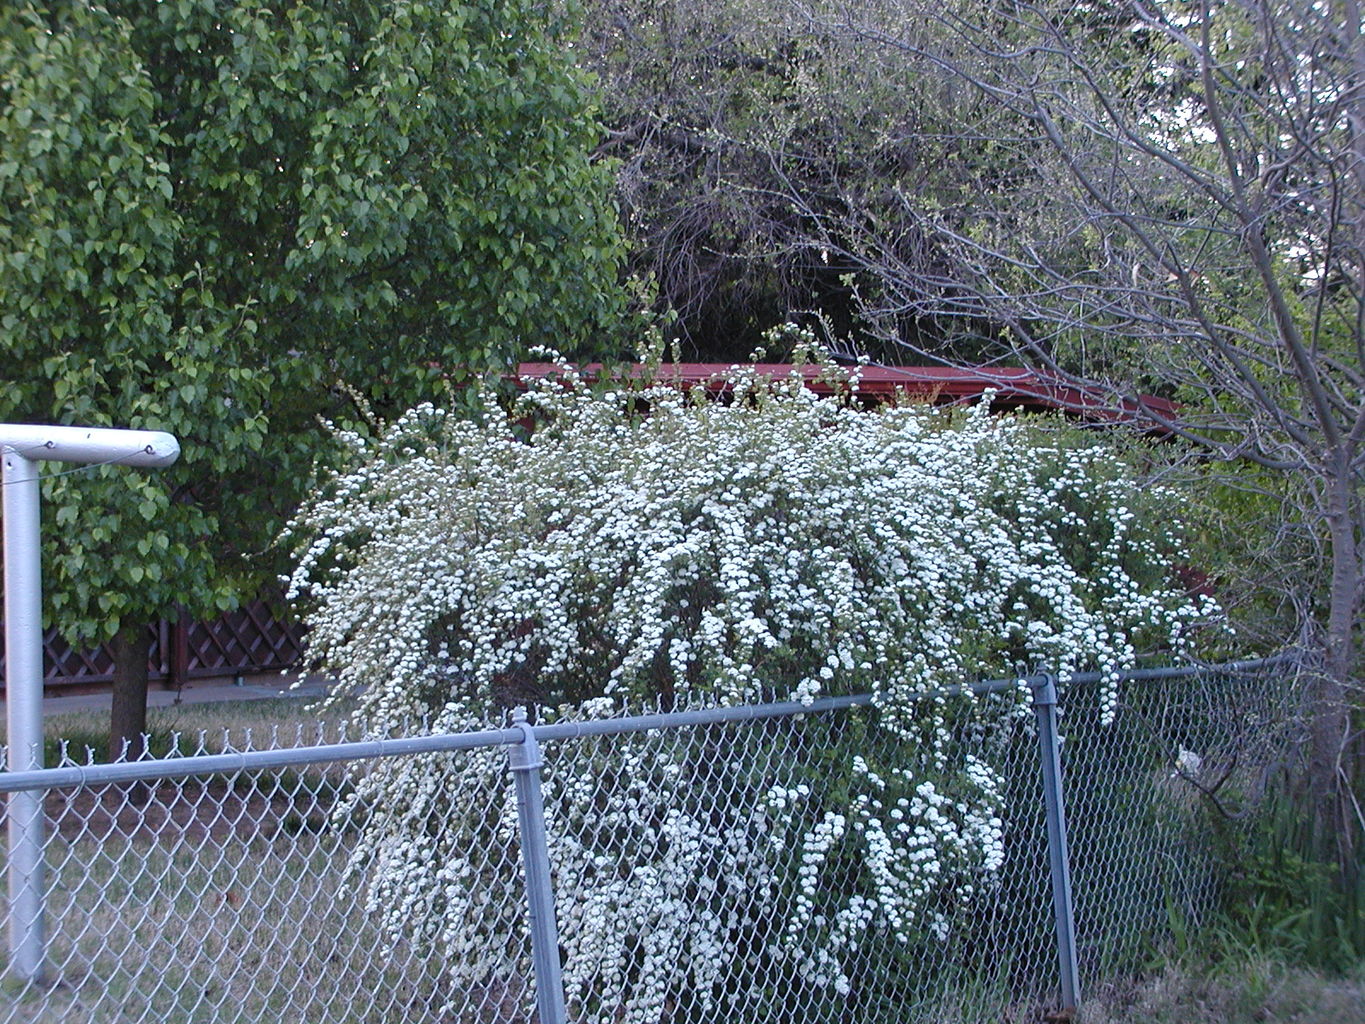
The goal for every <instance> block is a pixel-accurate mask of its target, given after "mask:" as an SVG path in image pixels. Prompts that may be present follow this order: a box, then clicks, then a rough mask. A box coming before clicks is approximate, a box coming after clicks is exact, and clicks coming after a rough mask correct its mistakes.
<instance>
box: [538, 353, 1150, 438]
mask: <svg viewBox="0 0 1365 1024" xmlns="http://www.w3.org/2000/svg"><path fill="white" fill-rule="evenodd" d="M734 365H735V364H732V363H664V364H663V365H662V366H660V367H659V369H658V372H657V374H656V377H657V379H658V380H659V381H660V382H663V383H673V384H677V385H678V386H679V387H696V386H701V387H703V388H705V389H707V390H708V391H710V392H712V393H714V394H717V395H720V394H724V393H725V392H726V391H727V390H729V385H728V384H727V382H726V379H725V377H726V374H727V373H729V372H730V371H731V370H732V369H733V368H734ZM745 365H746V366H749V367H751V368H752V369H754V370H756V371H757V372H758V373H760V374H762V375H764V376H768V377H774V378H786V377H788V376H790V375H791V373H792V371H793V369H795V367H793V366H792V365H791V364H790V363H753V364H745ZM601 369H602V367H601V364H599V363H589V364H587V365H586V366H583V367H581V368H580V372H581V373H583V375H584V376H585V377H588V378H589V379H593V378H595V377H596V376H597V375H598V374H600V373H601ZM644 372H645V369H644V367H643V366H642V365H641V364H639V363H635V364H633V365H631V366H628V367H627V368H626V369H625V370H624V373H625V374H626V375H627V376H629V377H632V378H637V379H638V378H640V377H642V376H643V374H644ZM800 372H801V375H802V376H803V377H804V378H805V384H806V387H808V388H810V390H811V391H813V392H815V393H816V394H832V393H833V392H834V387H833V386H832V385H831V384H830V383H829V382H828V381H825V380H821V379H819V377H820V375H821V374H822V373H823V368H822V367H820V366H814V365H809V364H807V365H804V366H802V367H800ZM557 373H559V367H558V366H557V365H556V364H554V363H521V364H519V365H518V366H517V373H516V379H517V381H518V382H525V381H527V380H532V379H537V378H545V377H551V376H554V375H556V374H557ZM988 390H993V391H994V392H995V394H994V397H993V398H992V400H991V407H992V408H994V409H999V410H1002V411H1006V410H1021V411H1025V412H1049V411H1060V412H1064V413H1067V414H1068V415H1073V416H1076V417H1078V418H1080V419H1085V420H1090V421H1092V422H1104V423H1138V422H1140V421H1143V420H1146V421H1147V422H1148V423H1150V422H1151V420H1153V419H1155V420H1156V422H1158V423H1159V422H1160V421H1161V420H1164V419H1171V418H1174V417H1175V415H1176V405H1175V403H1174V402H1171V401H1168V400H1167V399H1164V398H1158V397H1156V396H1155V395H1142V396H1139V398H1138V399H1137V400H1136V401H1124V402H1122V403H1116V402H1115V401H1114V400H1113V399H1112V397H1111V396H1109V395H1107V394H1105V393H1103V392H1101V391H1100V389H1098V388H1094V389H1088V388H1083V387H1079V386H1077V385H1075V384H1071V383H1068V382H1065V381H1061V380H1059V379H1057V378H1051V377H1049V376H1047V375H1045V374H1042V373H1039V372H1038V371H1036V370H1027V369H1023V368H1021V367H1008V366H1007V367H949V366H864V367H862V368H861V371H860V373H859V381H858V395H859V396H860V397H861V398H862V399H863V401H865V402H867V403H868V404H876V403H877V402H879V401H885V400H887V399H889V398H891V397H893V396H895V395H896V394H903V395H907V396H909V397H912V398H919V399H924V400H927V401H930V402H933V403H934V404H935V405H958V404H961V405H970V404H973V403H975V402H978V401H980V400H981V396H982V394H983V393H984V392H986V391H988ZM1143 410H1146V411H1147V412H1148V413H1149V414H1150V415H1147V416H1144V415H1143Z"/></svg>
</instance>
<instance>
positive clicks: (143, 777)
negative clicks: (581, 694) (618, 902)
mask: <svg viewBox="0 0 1365 1024" xmlns="http://www.w3.org/2000/svg"><path fill="white" fill-rule="evenodd" d="M1291 663H1297V660H1296V658H1294V657H1293V656H1292V655H1290V654H1285V655H1276V656H1275V657H1273V658H1259V659H1254V660H1247V661H1238V662H1227V663H1223V664H1212V665H1197V666H1177V667H1170V668H1156V669H1134V670H1131V671H1128V672H1125V673H1123V675H1122V678H1123V679H1124V680H1131V681H1144V680H1160V679H1174V678H1180V677H1182V676H1193V675H1199V674H1202V673H1209V672H1217V673H1221V674H1247V673H1252V672H1256V671H1259V670H1262V669H1266V668H1273V667H1277V666H1280V665H1284V664H1291ZM1041 678H1043V677H1042V676H1040V675H1031V676H1014V677H1011V678H1008V679H987V680H982V681H980V682H975V683H970V684H966V685H958V686H946V687H943V688H941V689H938V690H931V691H926V692H925V694H924V697H925V699H930V700H932V699H935V698H939V697H955V696H961V695H963V694H965V693H967V692H971V693H973V694H975V695H977V696H986V695H988V694H993V693H1003V692H1006V691H1009V690H1014V689H1017V688H1018V687H1019V686H1020V685H1021V683H1022V684H1024V685H1030V684H1032V683H1033V682H1036V681H1038V680H1040V679H1041ZM1101 678H1102V675H1101V674H1100V673H1098V672H1078V673H1074V674H1073V675H1072V676H1071V677H1070V679H1069V682H1070V683H1072V684H1080V685H1086V684H1093V683H1097V682H1099V681H1100V680H1101ZM876 704H877V698H876V697H875V696H874V695H873V694H867V693H863V694H855V695H852V696H845V697H824V698H820V699H817V700H814V701H811V702H809V703H804V702H795V701H788V702H784V703H772V704H741V705H735V706H730V707H715V708H698V709H694V710H685V711H669V712H659V713H656V714H644V715H625V716H620V717H614V718H601V719H592V720H587V721H579V722H556V723H552V724H547V725H536V726H532V727H531V728H530V732H531V733H532V734H533V735H534V737H535V740H536V741H537V742H547V741H554V740H566V739H575V738H580V737H587V736H615V735H620V734H623V733H632V732H648V731H651V730H663V729H681V728H688V727H692V726H701V725H718V724H724V723H733V722H748V721H758V720H762V719H771V718H784V717H793V716H797V715H807V714H821V713H827V712H832V711H840V710H845V709H848V708H854V707H869V706H875V705H876ZM524 740H525V733H524V732H523V731H522V730H521V729H519V728H505V729H483V730H478V731H474V732H463V733H438V734H432V735H427V736H413V737H403V738H395V739H374V740H363V741H352V742H344V743H329V744H319V745H315V746H307V747H281V748H276V749H269V750H242V751H229V752H225V753H220V754H196V755H192V756H188V757H187V756H175V757H168V758H162V759H153V760H145V761H116V762H112V763H109V764H88V765H66V766H64V767H59V768H41V769H35V770H29V771H16V772H3V771H0V793H18V792H26V791H32V790H39V789H61V788H69V787H73V786H97V785H109V784H117V783H127V782H140V781H148V780H152V779H165V778H187V777H190V776H195V775H214V774H223V773H233V772H244V771H271V770H276V769H283V768H303V767H309V766H312V765H319V764H328V763H332V762H337V761H359V760H370V759H374V758H389V757H403V756H410V755H414V754H434V753H446V752H453V751H457V750H473V749H476V748H479V747H491V746H511V745H516V744H520V743H522V742H524Z"/></svg>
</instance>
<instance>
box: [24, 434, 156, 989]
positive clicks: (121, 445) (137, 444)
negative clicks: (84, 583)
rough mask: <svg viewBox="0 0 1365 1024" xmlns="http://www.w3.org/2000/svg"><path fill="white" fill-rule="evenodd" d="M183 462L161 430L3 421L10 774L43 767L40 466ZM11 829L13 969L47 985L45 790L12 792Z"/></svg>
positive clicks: (146, 464) (154, 464)
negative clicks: (44, 853) (59, 425)
mask: <svg viewBox="0 0 1365 1024" xmlns="http://www.w3.org/2000/svg"><path fill="white" fill-rule="evenodd" d="M179 455H180V444H179V442H177V441H176V439H175V438H174V437H172V436H171V435H170V434H166V433H162V432H161V431H153V430H110V429H106V428H97V427H46V426H29V425H21V424H8V423H6V424H0V459H2V460H3V463H4V475H3V479H4V486H3V490H4V502H3V510H4V520H5V541H4V551H5V705H6V710H7V716H8V723H7V725H8V735H7V742H8V745H9V769H10V771H26V770H29V769H34V768H41V767H42V766H43V608H42V593H43V590H42V574H41V569H40V564H39V558H38V550H39V532H38V520H39V516H38V466H37V463H39V462H77V463H107V464H113V465H119V466H142V467H146V468H155V467H158V466H169V465H170V464H171V463H172V462H174V461H175V460H176V459H177V458H178V457H179ZM7 817H8V826H9V901H10V918H9V942H10V967H11V970H13V971H14V972H15V973H17V974H18V975H19V976H20V977H22V978H23V979H25V980H28V981H33V982H40V981H42V979H43V952H44V947H45V945H46V936H45V934H44V922H43V899H44V896H45V894H46V883H45V880H44V877H43V842H44V837H43V831H44V829H43V793H42V792H41V791H35V792H31V793H11V794H10V795H9V806H8V815H7Z"/></svg>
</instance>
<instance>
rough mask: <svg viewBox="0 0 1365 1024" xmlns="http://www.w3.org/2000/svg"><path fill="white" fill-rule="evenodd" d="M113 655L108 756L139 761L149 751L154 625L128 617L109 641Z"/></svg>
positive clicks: (115, 758)
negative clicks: (149, 683)
mask: <svg viewBox="0 0 1365 1024" xmlns="http://www.w3.org/2000/svg"><path fill="white" fill-rule="evenodd" d="M109 646H110V649H111V650H112V652H113V655H114V704H113V709H112V712H111V713H110V716H109V758H110V760H118V759H120V758H122V759H126V760H129V761H136V760H138V759H139V758H141V757H142V756H143V755H144V754H145V753H146V752H147V661H148V659H149V658H150V656H151V651H152V638H151V628H150V626H149V624H148V623H146V622H128V621H125V622H123V623H122V625H121V626H120V627H119V631H118V633H116V634H115V635H114V639H113V641H112V642H111V643H110V645H109Z"/></svg>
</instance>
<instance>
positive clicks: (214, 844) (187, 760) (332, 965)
mask: <svg viewBox="0 0 1365 1024" xmlns="http://www.w3.org/2000/svg"><path fill="white" fill-rule="evenodd" d="M1153 675H1154V676H1155V677H1149V678H1138V679H1135V680H1133V681H1131V682H1129V683H1127V684H1126V685H1125V686H1124V687H1123V690H1122V693H1123V699H1122V701H1121V703H1120V706H1119V710H1118V713H1117V715H1116V717H1115V719H1114V721H1113V722H1108V723H1106V722H1102V721H1101V713H1100V701H1099V700H1098V697H1097V695H1096V693H1095V687H1094V685H1093V684H1092V682H1088V681H1086V680H1079V681H1076V682H1073V683H1071V684H1070V685H1069V686H1067V687H1064V688H1063V690H1062V693H1061V698H1060V705H1061V711H1062V714H1061V716H1060V727H1059V729H1058V730H1057V731H1055V732H1054V731H1053V727H1052V723H1054V722H1056V721H1058V719H1056V718H1055V717H1054V716H1053V709H1052V707H1051V705H1050V704H1049V703H1048V695H1049V690H1050V684H1051V680H1049V679H1046V678H1045V677H1038V678H1035V679H1032V680H1030V681H1031V682H1032V683H1034V684H1035V685H1034V686H1033V689H1032V692H1031V696H1032V700H1030V699H1029V697H1027V696H1025V697H1022V698H1021V696H1020V695H1019V692H1018V687H1017V685H1016V684H1015V683H1013V682H1008V683H1000V684H983V685H982V686H980V687H978V688H977V689H978V690H979V695H978V696H977V698H976V699H975V700H974V701H973V702H972V704H971V707H970V710H967V709H965V708H958V705H956V704H954V703H953V702H951V701H949V702H944V701H938V702H936V703H934V704H933V707H934V708H935V709H936V711H935V713H934V714H932V715H927V716H926V720H934V722H935V724H934V726H933V728H935V729H936V730H939V731H940V732H943V733H947V734H948V738H947V741H946V742H945V741H943V738H942V736H940V737H939V739H940V741H939V742H936V743H927V742H917V741H916V737H915V736H913V735H909V734H907V731H906V730H905V729H903V728H899V729H891V728H888V727H886V726H885V725H884V724H883V723H882V722H881V720H880V716H879V714H878V710H877V708H876V707H875V706H874V705H873V704H872V703H871V702H870V701H868V700H865V699H861V698H844V699H841V700H831V701H824V702H819V703H817V704H816V705H814V706H804V707H803V706H792V705H769V706H761V707H750V708H729V709H692V710H685V711H680V712H673V713H668V714H655V715H649V716H645V717H633V718H632V717H625V716H623V715H622V714H620V713H618V714H616V715H611V714H604V715H603V716H601V717H598V718H593V719H590V720H575V721H568V720H565V721H553V720H550V718H548V717H543V718H542V720H541V721H540V722H538V723H537V724H535V725H534V726H532V725H529V724H524V723H517V724H514V725H513V726H512V727H510V728H497V729H489V730H484V731H478V732H469V733H462V734H459V735H423V734H421V730H413V732H412V734H411V735H407V736H405V737H403V738H388V739H375V740H368V741H366V742H361V743H354V742H352V743H330V744H313V745H309V746H305V747H282V748H279V749H272V745H270V744H267V745H266V749H247V744H245V743H243V742H241V741H238V744H237V748H236V749H229V750H227V751H217V752H213V753H210V752H208V751H206V750H204V749H199V748H196V749H194V750H193V751H189V750H185V751H182V753H181V755H180V756H176V757H172V758H164V759H161V760H156V761H152V760H149V761H143V762H138V763H134V764H116V765H107V766H105V765H79V764H76V763H73V762H72V761H70V760H69V759H68V760H67V761H66V762H65V763H64V764H63V765H61V766H59V767H56V768H51V769H45V770H42V771H40V772H13V773H8V774H0V791H4V792H8V793H9V794H10V796H9V797H8V798H7V799H8V800H9V801H10V802H11V808H13V807H14V806H15V804H14V800H15V794H16V793H41V794H43V795H42V797H41V799H42V807H43V810H44V817H45V820H46V827H45V838H44V841H43V849H42V861H43V864H44V865H45V868H44V871H45V873H44V874H42V875H41V876H39V875H37V874H30V875H28V876H25V875H24V873H23V872H22V871H16V870H15V867H16V863H19V864H20V866H22V860H21V861H19V862H16V861H15V860H14V859H13V857H12V858H11V861H10V865H9V866H10V868H11V871H10V883H11V893H12V896H13V897H14V898H15V900H16V902H15V903H13V904H12V906H13V907H16V908H19V909H18V910H12V912H11V915H10V921H9V924H10V942H11V949H12V950H14V951H16V954H15V955H14V956H13V957H12V960H11V963H10V965H9V968H10V969H9V972H8V975H7V978H6V981H5V987H4V990H3V994H0V1021H3V1022H18V1021H24V1022H29V1021H35V1022H36V1021H90V1022H96V1021H99V1022H106V1021H108V1022H115V1021H117V1022H124V1021H129V1022H131V1021H175V1022H196V1021H204V1022H208V1021H225V1022H226V1021H309V1022H319V1024H323V1022H338V1024H341V1022H371V1021H374V1022H382V1021H394V1022H398V1021H403V1022H419V1021H432V1022H436V1021H441V1022H455V1021H459V1022H468V1024H500V1022H508V1024H511V1022H521V1021H533V1020H538V1021H542V1022H545V1024H550V1022H551V1021H558V1020H570V1021H575V1022H588V1021H592V1022H602V1024H608V1022H610V1024H663V1022H681V1021H689V1022H690V1021H697V1022H702V1021H716V1022H721V1021H725V1022H730V1021H740V1020H743V1021H769V1020H771V1021H779V1020H780V1021H802V1022H807V1021H810V1022H816V1021H820V1022H823V1021H840V1022H844V1021H859V1022H862V1021H868V1022H872V1021H887V1022H891V1021H897V1022H900V1021H907V1020H910V1021H913V1020H925V1021H931V1020H932V1021H955V1020H962V1021H976V1020H981V1021H985V1020H991V1021H998V1020H1001V1019H1010V1020H1025V1019H1032V1018H1033V1016H1036V1014H1037V1012H1038V1011H1039V1010H1041V1009H1043V1008H1046V1007H1055V1006H1057V1005H1060V1004H1061V1003H1064V1002H1068V1001H1071V1000H1072V999H1074V997H1075V987H1076V986H1077V985H1079V986H1080V987H1082V988H1084V986H1086V985H1089V984H1093V983H1095V982H1096V981H1098V980H1100V979H1102V978H1106V977H1111V976H1115V975H1121V974H1123V973H1124V972H1131V971H1134V970H1136V969H1138V968H1139V967H1141V965H1143V964H1144V963H1148V962H1150V960H1151V958H1152V956H1153V955H1154V954H1155V953H1158V952H1160V951H1161V950H1162V948H1163V946H1164V944H1166V943H1168V942H1169V941H1170V940H1171V936H1172V935H1173V933H1175V932H1177V931H1179V930H1185V931H1188V930H1190V929H1194V928H1197V927H1198V925H1199V924H1200V922H1201V921H1202V920H1203V918H1204V917H1205V916H1206V915H1207V914H1208V912H1209V910H1210V909H1211V908H1212V907H1213V906H1214V904H1215V902H1216V900H1217V897H1218V895H1219V886H1220V882H1221V876H1220V873H1219V861H1218V856H1217V846H1216V843H1215V842H1214V840H1213V829H1214V826H1211V824H1210V821H1211V815H1212V816H1213V817H1214V818H1226V819H1227V821H1229V822H1235V821H1236V820H1237V818H1238V816H1239V815H1240V814H1241V813H1242V812H1243V811H1244V809H1245V807H1246V806H1248V805H1249V803H1250V802H1252V801H1253V800H1254V796H1255V791H1256V788H1257V787H1258V786H1259V785H1260V784H1261V782H1262V780H1263V776H1264V774H1265V773H1266V772H1267V771H1269V770H1270V769H1271V768H1272V766H1274V765H1275V764H1277V763H1279V762H1280V761H1282V760H1283V758H1284V756H1285V747H1284V743H1285V735H1286V734H1285V732H1284V723H1285V722H1287V721H1290V720H1292V716H1291V715H1289V714H1287V713H1286V708H1284V707H1282V706H1281V702H1282V701H1283V700H1285V699H1287V698H1286V694H1287V690H1288V688H1287V686H1286V685H1285V683H1284V682H1283V681H1282V680H1281V679H1280V678H1279V677H1278V676H1276V675H1275V673H1274V672H1268V671H1265V670H1260V671H1255V672H1251V671H1217V672H1183V673H1175V672H1170V673H1166V674H1162V673H1155V674H1149V676H1153ZM926 700H929V698H926ZM1049 740H1052V741H1055V742H1058V743H1060V762H1061V764H1062V770H1063V773H1064V775H1063V782H1062V785H1061V787H1060V789H1059V790H1058V791H1057V795H1059V796H1061V797H1064V799H1062V800H1061V801H1060V802H1059V803H1058V804H1057V806H1056V807H1054V808H1052V813H1051V814H1049V801H1048V799H1047V790H1048V787H1049V786H1050V785H1052V784H1055V783H1056V782H1057V781H1058V780H1057V777H1056V776H1052V778H1051V779H1050V780H1049V769H1048V760H1049V756H1048V742H1049ZM1065 824H1069V834H1068V832H1062V833H1060V834H1059V832H1058V829H1059V828H1060V827H1062V826H1063V825H1065ZM1068 839H1069V848H1068V843H1067V841H1066V840H1068ZM13 842H14V836H13V834H12V835H11V843H12V844H13ZM26 885H28V886H29V887H30V890H31V891H29V892H28V895H30V896H37V897H38V899H37V904H38V907H39V910H40V913H39V914H37V915H35V914H34V913H32V912H31V911H30V910H24V909H23V908H24V907H25V906H27V904H25V903H24V899H23V897H24V896H25V886H26ZM35 930H36V932H37V935H36V937H35V934H34V932H35ZM35 948H36V949H37V950H38V953H37V955H36V959H34V958H33V957H32V951H33V950H34V949H35ZM25 956H29V957H30V959H28V960H25ZM1073 971H1074V972H1075V973H1074V974H1073V973H1072V972H1073ZM1068 975H1071V976H1070V977H1068ZM1068 986H1070V987H1071V991H1068Z"/></svg>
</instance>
